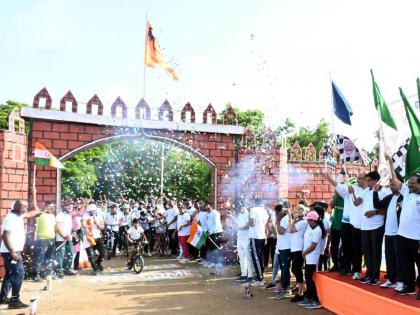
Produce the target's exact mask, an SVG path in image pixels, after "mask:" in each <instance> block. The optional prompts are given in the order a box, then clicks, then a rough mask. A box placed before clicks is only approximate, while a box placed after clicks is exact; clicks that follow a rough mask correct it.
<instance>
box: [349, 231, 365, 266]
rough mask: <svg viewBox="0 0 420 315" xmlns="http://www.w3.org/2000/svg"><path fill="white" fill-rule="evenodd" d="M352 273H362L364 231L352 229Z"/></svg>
mask: <svg viewBox="0 0 420 315" xmlns="http://www.w3.org/2000/svg"><path fill="white" fill-rule="evenodd" d="M351 243H352V244H351V250H352V257H353V258H352V264H353V269H352V272H353V273H355V272H358V273H360V272H362V231H361V230H360V229H358V228H355V227H354V226H352V227H351Z"/></svg>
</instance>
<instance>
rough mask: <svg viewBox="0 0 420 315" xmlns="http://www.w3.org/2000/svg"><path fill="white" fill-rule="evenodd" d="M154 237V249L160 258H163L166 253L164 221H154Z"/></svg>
mask: <svg viewBox="0 0 420 315" xmlns="http://www.w3.org/2000/svg"><path fill="white" fill-rule="evenodd" d="M155 228H156V236H155V248H156V252H157V253H158V254H159V255H160V256H165V253H166V246H167V243H168V242H167V240H166V223H165V221H156V227H155Z"/></svg>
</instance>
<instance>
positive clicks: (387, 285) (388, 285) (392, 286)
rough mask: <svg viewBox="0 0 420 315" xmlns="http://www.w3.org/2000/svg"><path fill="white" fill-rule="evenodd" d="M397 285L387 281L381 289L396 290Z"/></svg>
mask: <svg viewBox="0 0 420 315" xmlns="http://www.w3.org/2000/svg"><path fill="white" fill-rule="evenodd" d="M396 286H397V285H396V284H395V283H392V282H391V281H389V280H386V281H385V282H384V283H382V284H381V285H380V286H379V287H381V288H382V289H388V288H395V287H396Z"/></svg>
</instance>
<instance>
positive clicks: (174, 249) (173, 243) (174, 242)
mask: <svg viewBox="0 0 420 315" xmlns="http://www.w3.org/2000/svg"><path fill="white" fill-rule="evenodd" d="M174 232H175V229H170V230H168V239H169V249H170V251H171V255H177V254H178V252H179V248H178V237H174Z"/></svg>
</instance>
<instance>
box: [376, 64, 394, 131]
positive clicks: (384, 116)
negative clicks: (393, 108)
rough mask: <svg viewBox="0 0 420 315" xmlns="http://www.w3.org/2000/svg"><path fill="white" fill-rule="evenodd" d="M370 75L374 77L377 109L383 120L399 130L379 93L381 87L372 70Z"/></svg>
mask: <svg viewBox="0 0 420 315" xmlns="http://www.w3.org/2000/svg"><path fill="white" fill-rule="evenodd" d="M370 74H371V75H372V86H373V99H374V101H375V107H376V109H377V110H379V113H380V116H381V120H382V121H383V122H384V123H385V124H387V125H388V126H390V127H391V128H393V129H395V130H397V126H396V125H395V122H394V119H392V116H391V113H390V112H389V110H388V106H386V103H385V100H384V98H383V97H382V94H381V91H379V87H378V85H377V84H376V82H375V78H374V77H373V71H372V69H371V70H370Z"/></svg>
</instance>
